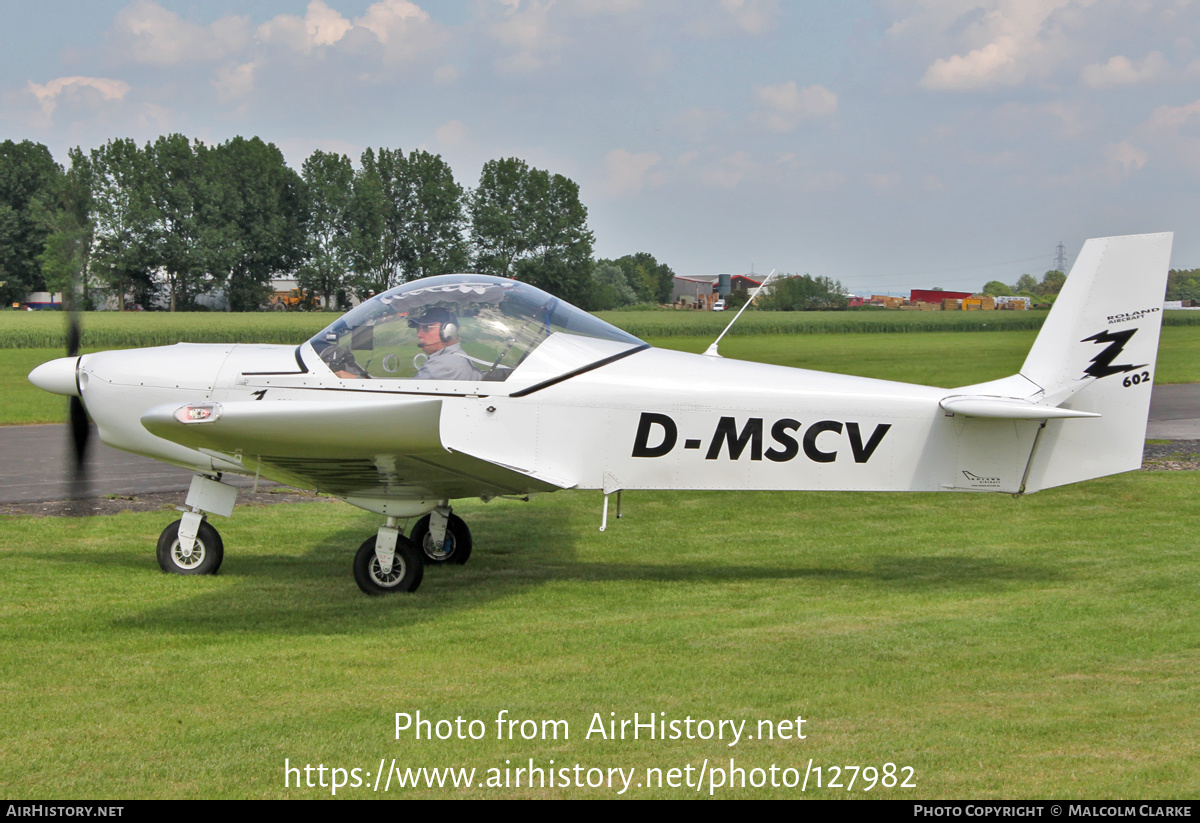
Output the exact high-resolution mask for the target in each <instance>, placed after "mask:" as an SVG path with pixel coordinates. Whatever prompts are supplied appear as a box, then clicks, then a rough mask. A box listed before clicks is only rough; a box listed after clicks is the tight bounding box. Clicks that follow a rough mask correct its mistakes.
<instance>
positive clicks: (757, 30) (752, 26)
mask: <svg viewBox="0 0 1200 823" xmlns="http://www.w3.org/2000/svg"><path fill="white" fill-rule="evenodd" d="M778 6H779V4H778V3H777V2H775V0H721V7H722V8H723V9H725V11H726V12H727V13H728V14H729V15H730V16H731V17H732V18H733V21H734V22H735V23H736V24H737V26H738V28H740V29H741V30H742V31H744V32H746V33H747V34H762V33H763V32H764V31H767V30H768V29H770V28H772V26H773V24H774V22H775V15H776V13H777V12H778Z"/></svg>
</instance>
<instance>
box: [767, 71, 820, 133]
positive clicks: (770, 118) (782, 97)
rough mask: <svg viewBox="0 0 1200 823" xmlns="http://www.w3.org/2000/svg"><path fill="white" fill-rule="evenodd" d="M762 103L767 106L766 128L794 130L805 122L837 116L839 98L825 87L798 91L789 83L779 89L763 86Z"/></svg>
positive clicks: (792, 82)
mask: <svg viewBox="0 0 1200 823" xmlns="http://www.w3.org/2000/svg"><path fill="white" fill-rule="evenodd" d="M756 94H757V95H758V99H759V102H761V103H762V104H763V105H765V106H766V107H767V127H768V128H770V129H772V130H773V131H791V130H792V129H794V128H796V126H798V125H799V124H800V123H801V121H803V120H812V119H817V118H825V117H832V116H833V115H834V114H835V113H837V95H836V94H834V93H833V92H831V91H830V90H829V89H827V88H825V87H824V86H806V87H805V88H803V89H798V88H796V82H795V81H794V80H789V81H787V82H786V83H780V84H779V85H777V86H760V87H759V88H758V89H757V90H756Z"/></svg>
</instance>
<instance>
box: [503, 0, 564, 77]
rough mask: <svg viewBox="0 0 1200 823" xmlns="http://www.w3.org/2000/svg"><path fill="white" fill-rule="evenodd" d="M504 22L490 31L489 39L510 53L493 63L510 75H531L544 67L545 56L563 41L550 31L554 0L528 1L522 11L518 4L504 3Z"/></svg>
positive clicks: (514, 0)
mask: <svg viewBox="0 0 1200 823" xmlns="http://www.w3.org/2000/svg"><path fill="white" fill-rule="evenodd" d="M504 5H506V6H507V7H508V8H507V10H506V11H505V15H504V18H503V19H502V20H500V22H498V23H495V24H493V25H492V27H491V34H492V36H493V37H494V38H495V39H496V40H498V41H500V42H501V43H502V44H504V45H505V46H508V47H509V48H511V49H513V51H512V53H510V54H509V55H508V56H506V57H503V58H501V59H499V60H497V61H496V63H495V66H496V68H498V69H500V70H502V71H509V72H522V73H523V72H534V71H538V70H540V69H542V68H544V67H545V66H546V63H547V61H548V59H549V57H548V53H549V52H554V51H557V50H558V48H560V47H561V46H562V44H563V42H564V41H563V38H562V37H561V36H560V35H558V34H557V33H555V32H554V31H552V30H551V27H550V8H551V7H552V6H553V5H554V0H544V2H542V1H541V0H531V2H529V3H528V5H527V6H526V7H525V8H524V9H522V8H521V2H520V0H505V3H504Z"/></svg>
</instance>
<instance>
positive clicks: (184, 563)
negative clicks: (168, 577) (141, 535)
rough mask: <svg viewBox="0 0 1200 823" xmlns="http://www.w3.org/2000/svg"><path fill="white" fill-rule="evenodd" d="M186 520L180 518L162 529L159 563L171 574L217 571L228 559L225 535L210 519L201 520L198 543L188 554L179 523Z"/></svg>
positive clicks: (159, 544)
mask: <svg viewBox="0 0 1200 823" xmlns="http://www.w3.org/2000/svg"><path fill="white" fill-rule="evenodd" d="M182 522H183V521H182V520H176V521H175V522H174V523H172V524H171V525H169V526H167V527H166V528H165V529H163V530H162V534H160V535H159V536H158V550H157V552H156V554H157V555H158V566H159V568H161V569H162V570H163V571H164V572H168V573H170V574H216V573H217V569H219V568H221V561H222V560H224V559H225V544H224V543H223V542H222V541H221V535H219V534H218V533H217V530H216V529H214V528H213V527H212V526H210V525H209V523H208V521H207V520H202V521H200V529H199V531H197V532H196V543H195V546H194V547H193V549H192V553H191V555H190V556H188V557H184V556H183V553H182V551H181V549H180V547H179V526H180V524H181V523H182Z"/></svg>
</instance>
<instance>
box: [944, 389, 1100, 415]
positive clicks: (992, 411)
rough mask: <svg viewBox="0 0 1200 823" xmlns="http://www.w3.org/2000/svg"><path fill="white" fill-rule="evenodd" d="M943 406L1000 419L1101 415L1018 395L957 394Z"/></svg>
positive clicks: (949, 410)
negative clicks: (1044, 403)
mask: <svg viewBox="0 0 1200 823" xmlns="http://www.w3.org/2000/svg"><path fill="white" fill-rule="evenodd" d="M940 405H941V407H942V408H943V409H945V410H946V411H948V412H950V413H952V414H961V415H963V416H964V417H990V418H997V419H1000V420H1047V419H1052V418H1059V417H1100V415H1099V414H1097V413H1095V412H1089V411H1081V410H1079V409H1060V408H1056V407H1054V406H1043V405H1039V404H1037V403H1032V402H1030V401H1028V400H1022V399H1020V398H1017V397H984V396H971V395H957V396H955V397H947V398H945V399H944V400H942V402H941V404H940Z"/></svg>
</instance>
